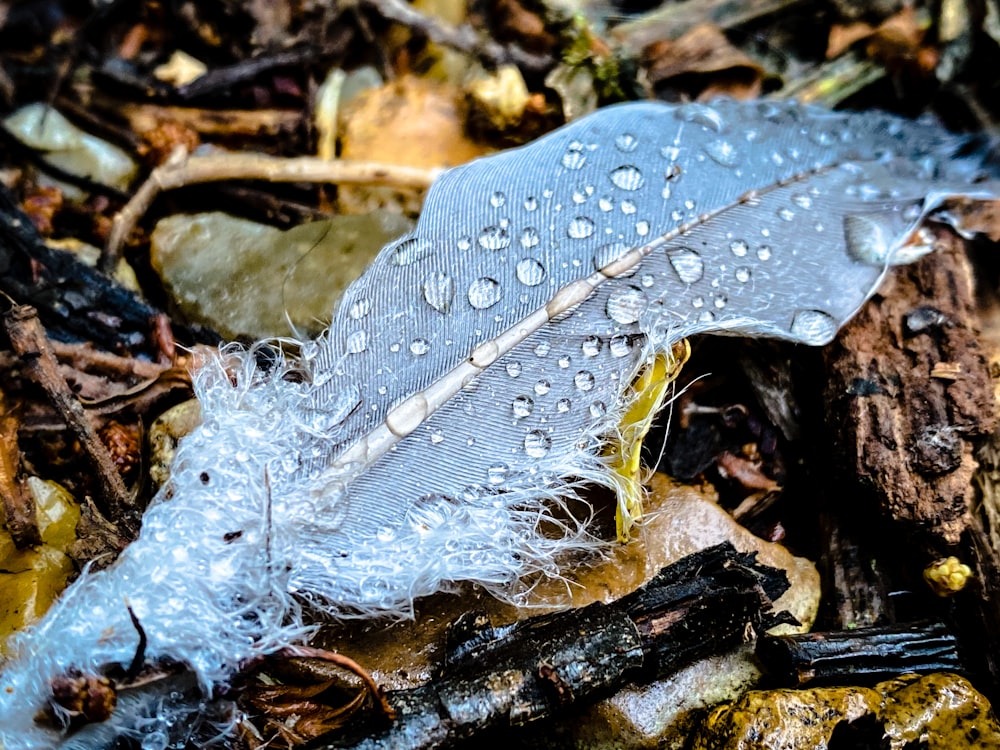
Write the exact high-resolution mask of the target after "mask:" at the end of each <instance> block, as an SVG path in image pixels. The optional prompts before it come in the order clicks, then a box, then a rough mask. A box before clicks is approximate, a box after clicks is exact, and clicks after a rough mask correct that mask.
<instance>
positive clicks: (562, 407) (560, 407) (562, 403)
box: [556, 398, 573, 414]
mask: <svg viewBox="0 0 1000 750" xmlns="http://www.w3.org/2000/svg"><path fill="white" fill-rule="evenodd" d="M572 408H573V402H572V401H570V400H569V399H568V398H561V399H559V400H558V401H556V411H558V412H560V413H562V414H565V413H566V412H568V411H569V410H570V409H572Z"/></svg>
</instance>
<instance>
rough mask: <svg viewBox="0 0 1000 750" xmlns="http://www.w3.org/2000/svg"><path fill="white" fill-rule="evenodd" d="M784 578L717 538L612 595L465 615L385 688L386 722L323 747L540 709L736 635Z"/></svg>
mask: <svg viewBox="0 0 1000 750" xmlns="http://www.w3.org/2000/svg"><path fill="white" fill-rule="evenodd" d="M787 587H788V582H787V580H786V579H785V576H784V573H783V572H782V571H778V570H775V569H774V568H768V567H765V566H762V565H759V564H758V563H757V562H756V560H755V557H754V556H753V555H747V554H742V553H738V552H736V551H735V550H734V549H733V547H732V545H730V544H728V543H727V544H722V545H719V546H717V547H713V548H711V549H708V550H705V551H703V552H699V553H697V554H695V555H691V556H689V557H687V558H685V559H684V560H681V561H679V562H678V563H675V564H674V565H671V566H668V567H667V568H664V569H663V570H662V571H661V572H660V573H659V574H658V575H657V576H656V577H655V578H654V579H653V580H652V581H650V582H649V583H647V584H646V585H645V586H643V587H642V588H641V589H639V590H637V591H636V592H633V593H632V594H629V595H628V596H626V597H623V598H622V599H619V600H618V601H616V602H614V603H612V604H602V603H600V602H598V603H595V604H591V605H589V606H587V607H582V608H580V609H574V610H569V611H567V612H560V613H557V614H553V615H545V616H541V617H535V618H531V619H529V620H525V621H523V622H520V623H518V624H517V625H515V626H513V627H511V628H503V629H493V628H492V627H491V626H490V625H489V624H488V623H487V622H467V621H466V620H465V619H463V620H462V621H460V622H459V624H458V625H457V631H460V632H452V634H451V639H450V640H451V641H452V642H451V644H450V646H451V648H452V653H451V654H450V657H449V661H448V663H447V665H446V667H445V670H444V672H443V673H442V674H441V675H439V676H438V677H437V678H435V679H434V680H432V681H431V682H429V683H428V684H426V685H423V686H421V687H419V688H415V689H412V690H400V691H396V692H391V693H388V694H387V696H386V697H387V699H388V701H389V703H390V705H391V706H392V707H393V708H394V709H395V711H396V714H397V717H398V718H397V720H396V722H395V723H393V724H392V725H391V726H390V727H389V728H380V729H379V728H376V731H375V733H374V734H371V735H370V736H365V737H358V736H357V735H354V736H352V737H351V738H342V739H339V740H338V741H337V742H336V743H334V744H332V745H328V746H327V747H328V748H334V747H355V748H393V749H394V750H402V749H404V748H410V749H414V748H431V747H435V748H444V747H451V746H453V745H455V744H457V743H459V742H460V741H463V740H466V739H468V738H470V737H473V736H475V735H477V734H478V733H480V732H483V731H487V730H490V731H502V730H505V729H507V730H509V729H515V728H518V727H521V726H524V725H525V724H527V723H529V722H535V721H538V720H542V719H546V718H549V717H551V716H554V715H555V714H557V713H559V712H561V711H563V710H565V709H567V708H568V707H570V706H576V705H580V704H582V703H584V702H586V701H591V700H594V699H596V698H597V697H600V696H602V695H605V694H607V693H608V692H611V691H613V690H614V689H616V688H620V687H622V686H623V685H625V684H626V683H628V682H631V681H635V680H640V681H649V680H653V679H656V678H657V677H661V676H663V675H665V674H668V673H671V672H673V671H675V670H677V669H679V668H680V667H682V666H684V665H686V664H688V663H690V662H691V661H693V660H694V659H697V658H701V657H704V656H707V655H709V654H713V653H719V652H721V651H724V650H726V649H728V648H730V647H732V646H735V645H736V644H738V643H741V642H742V641H743V640H744V639H745V638H746V637H747V635H748V634H749V633H753V632H754V630H756V629H759V628H763V627H769V626H770V624H771V623H772V622H773V621H774V618H773V617H771V615H770V614H769V609H770V606H771V602H772V601H773V599H775V598H777V597H778V596H780V594H781V593H782V592H784V590H785V589H787ZM459 639H464V640H463V642H461V643H456V642H455V641H456V640H459Z"/></svg>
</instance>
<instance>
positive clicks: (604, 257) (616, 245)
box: [594, 242, 634, 271]
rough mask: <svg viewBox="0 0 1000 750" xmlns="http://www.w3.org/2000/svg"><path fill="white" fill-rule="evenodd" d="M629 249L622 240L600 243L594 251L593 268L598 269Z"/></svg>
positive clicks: (612, 261)
mask: <svg viewBox="0 0 1000 750" xmlns="http://www.w3.org/2000/svg"><path fill="white" fill-rule="evenodd" d="M631 249H632V248H631V247H630V246H629V245H626V244H625V243H624V242H609V243H608V244H607V245H601V246H600V247H599V248H597V250H596V251H595V252H594V268H595V269H597V270H598V271H600V270H601V269H602V268H604V267H605V266H607V265H608V264H609V263H614V262H615V261H616V260H618V259H619V258H621V257H622V256H623V255H625V254H626V253H627V252H628V251H629V250H631ZM633 271H634V269H633Z"/></svg>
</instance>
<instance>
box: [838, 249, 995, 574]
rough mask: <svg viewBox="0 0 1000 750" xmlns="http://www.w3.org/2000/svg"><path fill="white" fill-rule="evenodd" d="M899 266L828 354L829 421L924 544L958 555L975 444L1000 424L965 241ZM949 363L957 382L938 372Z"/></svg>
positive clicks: (936, 552) (848, 456) (852, 464)
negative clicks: (981, 342) (979, 332)
mask: <svg viewBox="0 0 1000 750" xmlns="http://www.w3.org/2000/svg"><path fill="white" fill-rule="evenodd" d="M937 244H938V245H939V247H938V249H937V251H936V252H935V253H933V255H931V256H928V257H926V258H924V259H922V260H921V261H920V262H918V263H916V264H914V265H912V266H906V267H901V268H898V269H895V270H894V271H893V272H891V273H890V274H889V278H888V279H887V280H886V283H885V284H884V285H883V286H882V288H881V289H880V290H879V293H878V294H877V295H876V296H875V298H874V299H873V300H872V301H871V302H870V303H869V304H868V305H866V306H865V307H864V308H863V309H862V310H861V312H860V313H859V314H858V315H857V317H856V318H855V319H854V320H853V321H852V322H851V323H850V324H848V325H847V327H846V328H845V329H844V330H843V331H842V332H841V335H840V336H839V337H838V338H837V340H836V341H835V342H834V343H833V344H831V345H830V346H829V347H827V349H826V350H825V352H824V355H825V359H826V362H827V371H828V378H829V379H828V382H827V384H826V394H825V396H826V402H827V405H828V409H827V419H828V423H829V425H830V428H831V430H832V432H833V434H834V436H835V444H836V445H838V446H839V452H840V453H841V456H840V458H841V459H842V460H843V462H844V463H845V464H846V465H847V466H848V467H849V469H850V470H851V471H854V472H856V473H857V475H858V477H859V478H860V480H861V481H862V483H863V484H865V485H866V486H868V487H869V488H870V489H871V490H872V491H873V492H874V495H875V496H876V497H877V498H878V502H879V503H880V504H881V507H882V509H883V511H884V513H885V514H887V515H888V516H889V517H891V518H892V519H893V520H895V521H896V522H898V523H899V524H900V525H901V527H902V528H901V531H902V532H903V533H905V534H907V535H913V536H912V538H913V539H914V540H915V541H916V543H917V544H919V545H920V546H921V548H922V549H923V554H924V556H925V557H926V560H927V562H929V561H930V560H932V559H934V558H935V557H940V556H943V555H945V554H946V553H948V551H949V550H953V549H955V548H956V546H957V545H958V544H959V543H960V541H961V538H962V535H963V533H964V532H965V530H966V529H967V528H968V525H969V519H970V510H971V508H972V502H973V495H974V491H973V486H972V476H973V472H974V470H975V466H976V461H975V458H974V455H973V454H974V449H975V441H976V440H978V439H981V438H983V437H984V436H986V435H988V434H990V433H991V432H992V431H993V430H994V428H995V427H996V414H995V407H994V403H993V384H992V382H991V381H990V377H989V372H988V370H987V366H986V362H985V360H984V356H983V352H982V350H981V348H980V345H979V341H978V339H977V332H976V331H977V323H976V317H975V309H976V308H975V296H974V284H973V275H972V274H973V272H972V268H971V266H970V264H969V261H968V258H967V257H966V255H965V251H964V245H963V242H962V240H961V239H959V238H958V237H957V236H955V235H954V234H952V233H951V232H947V231H941V232H940V233H939V235H938V240H937ZM942 362H948V363H954V364H956V365H958V370H959V375H958V376H957V377H956V378H955V379H942V378H936V377H934V376H933V373H934V371H935V368H936V367H938V366H939V365H940V363H942Z"/></svg>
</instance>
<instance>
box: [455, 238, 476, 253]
mask: <svg viewBox="0 0 1000 750" xmlns="http://www.w3.org/2000/svg"><path fill="white" fill-rule="evenodd" d="M455 245H456V247H458V249H459V250H461V251H463V252H464V251H466V250H468V249H469V248H470V247H472V238H471V237H459V238H458V239H457V240H456V241H455Z"/></svg>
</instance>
